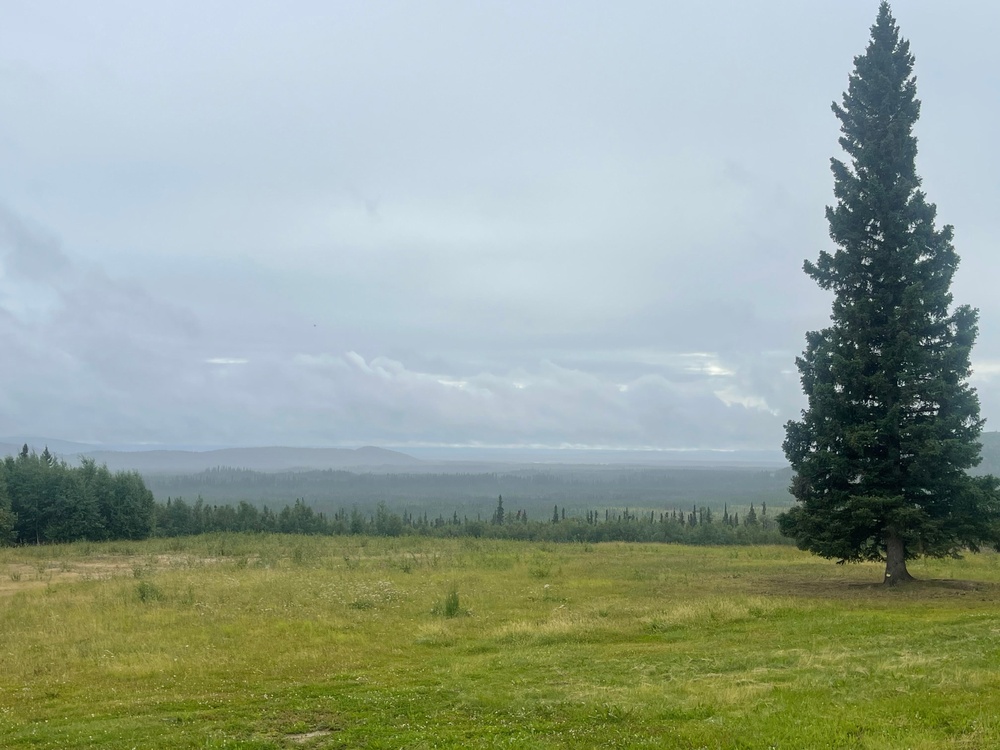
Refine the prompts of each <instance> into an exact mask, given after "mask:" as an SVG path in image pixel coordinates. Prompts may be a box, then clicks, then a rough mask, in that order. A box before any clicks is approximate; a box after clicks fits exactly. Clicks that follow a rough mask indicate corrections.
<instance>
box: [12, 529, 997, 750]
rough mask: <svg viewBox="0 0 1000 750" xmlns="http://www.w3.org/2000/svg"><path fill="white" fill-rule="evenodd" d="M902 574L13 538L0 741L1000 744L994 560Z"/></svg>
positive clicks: (641, 554) (429, 549)
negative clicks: (884, 581) (902, 577)
mask: <svg viewBox="0 0 1000 750" xmlns="http://www.w3.org/2000/svg"><path fill="white" fill-rule="evenodd" d="M911 572H913V573H914V574H915V575H916V576H918V577H920V578H922V579H925V580H924V581H923V582H922V583H919V584H916V585H914V586H911V587H907V588H902V589H899V590H886V589H883V588H882V587H881V586H880V585H878V583H879V581H880V580H881V570H880V568H879V566H873V565H872V566H869V565H865V566H837V565H835V564H833V563H832V562H829V561H825V560H820V559H817V558H814V557H811V556H809V555H807V554H805V553H802V552H799V551H797V550H795V549H793V548H787V547H740V548H737V547H726V548H722V547H682V546H673V545H650V544H644V545H634V544H600V545H580V544H564V545H560V544H538V543H516V542H498V541H487V540H475V539H456V540H432V539H421V538H405V537H404V538H399V539H367V538H357V537H350V538H317V537H289V536H241V535H224V536H205V537H195V538H190V539H179V540H153V541H149V542H139V543H108V544H74V545H65V546H49V547H43V548H17V549H10V548H7V549H0V746H2V747H5V748H7V747H10V748H17V747H32V748H74V747H95V748H96V747H100V748H221V747H231V748H296V747H301V748H319V747H335V748H339V747H345V748H347V747H351V748H353V747H384V748H403V747H407V748H432V747H455V748H458V747H522V748H536V747H566V748H578V747H664V748H699V747H705V748H716V747H719V748H769V747H774V748H838V747H839V748H897V747H898V748H939V747H956V748H995V747H1000V557H998V556H997V555H995V554H980V555H969V556H968V557H966V558H965V559H963V560H944V561H929V562H918V563H914V564H913V565H912V566H911ZM456 594H457V602H456Z"/></svg>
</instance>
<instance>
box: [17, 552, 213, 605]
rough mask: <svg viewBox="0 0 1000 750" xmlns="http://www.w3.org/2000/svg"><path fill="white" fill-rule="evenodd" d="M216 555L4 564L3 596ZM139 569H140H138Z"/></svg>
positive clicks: (208, 560) (196, 562)
mask: <svg viewBox="0 0 1000 750" xmlns="http://www.w3.org/2000/svg"><path fill="white" fill-rule="evenodd" d="M217 562H218V559H217V558H213V557H207V558H192V557H191V556H189V555H155V556H143V557H133V556H113V557H112V556H109V557H100V558H94V559H90V560H74V561H72V562H69V561H65V560H39V561H37V562H34V563H7V564H6V565H3V564H0V597H4V596H12V595H14V594H16V593H17V592H18V591H27V590H29V589H37V588H43V587H45V586H48V585H50V584H53V583H70V582H75V581H93V580H107V579H109V578H118V577H122V576H136V577H138V575H139V574H140V573H153V572H155V571H157V570H162V569H165V568H172V567H178V566H191V565H212V564H214V563H217ZM137 571H139V572H138V573H137Z"/></svg>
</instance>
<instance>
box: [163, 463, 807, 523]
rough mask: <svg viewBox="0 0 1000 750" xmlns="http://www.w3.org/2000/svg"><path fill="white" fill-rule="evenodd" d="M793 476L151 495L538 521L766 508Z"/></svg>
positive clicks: (629, 477) (309, 486)
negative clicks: (505, 514) (507, 514)
mask: <svg viewBox="0 0 1000 750" xmlns="http://www.w3.org/2000/svg"><path fill="white" fill-rule="evenodd" d="M790 479H791V475H790V473H789V471H788V470H787V469H784V470H761V469H748V468H651V467H609V466H576V465H562V466H551V467H549V466H547V467H545V468H524V469H521V470H515V471H508V472H482V473H469V474H457V473H448V474H428V473H390V472H380V473H374V472H367V473H359V472H350V471H304V472H277V473H264V472H257V471H249V470H245V469H230V468H216V469H212V470H209V471H204V472H200V473H197V474H191V475H186V476H170V477H168V476H162V475H148V476H147V477H146V480H147V482H148V485H149V488H150V489H151V490H152V491H153V493H154V495H155V496H156V497H157V499H158V500H160V501H161V502H162V501H164V500H166V498H168V497H183V498H186V499H189V500H192V499H194V498H196V497H198V496H201V497H202V498H203V499H204V500H205V501H206V502H208V503H220V504H222V503H235V502H239V501H240V500H246V501H248V502H250V503H253V504H256V505H264V504H266V505H269V506H271V507H272V508H273V507H280V506H281V505H284V504H285V503H290V502H293V501H294V500H296V499H302V500H304V501H305V502H306V503H308V504H309V505H311V506H313V507H314V508H315V509H316V510H318V511H324V512H334V511H336V510H338V509H342V508H351V507H360V508H371V507H374V506H375V505H377V504H378V503H380V502H384V503H386V504H387V505H388V506H389V507H390V508H393V509H395V510H399V511H403V510H406V511H409V512H412V513H424V512H427V513H430V514H431V515H437V514H439V513H440V514H444V515H446V516H450V515H452V513H454V512H458V513H459V514H470V515H474V514H476V513H482V514H485V516H486V517H489V514H490V513H492V512H493V510H494V508H495V507H496V503H497V497H498V496H500V495H503V497H504V503H505V505H506V506H507V507H508V508H510V509H514V508H521V509H524V510H526V511H528V512H530V513H531V514H532V517H534V518H537V517H539V516H538V514H539V513H541V514H543V516H550V515H551V514H552V508H553V506H554V505H558V506H560V507H561V508H563V507H564V508H566V511H567V512H568V513H575V512H585V511H587V510H594V509H596V508H600V509H602V511H603V509H604V508H608V507H618V508H623V507H630V508H656V509H678V510H683V509H685V508H687V509H690V507H691V505H698V506H699V507H700V506H707V507H712V508H718V509H719V510H720V511H721V510H722V508H723V506H724V505H725V504H727V503H728V504H729V506H730V507H733V506H749V505H750V503H756V504H757V505H758V507H759V506H760V504H761V503H762V502H766V503H767V504H768V505H769V506H772V507H774V508H778V507H780V506H784V505H787V504H788V502H789V500H790V496H789V494H788V485H789V482H790Z"/></svg>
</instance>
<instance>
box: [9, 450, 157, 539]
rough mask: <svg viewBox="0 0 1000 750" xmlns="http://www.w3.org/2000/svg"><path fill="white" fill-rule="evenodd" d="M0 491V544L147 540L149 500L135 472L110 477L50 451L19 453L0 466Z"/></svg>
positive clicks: (104, 470) (87, 463)
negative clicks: (61, 457) (53, 454)
mask: <svg viewBox="0 0 1000 750" xmlns="http://www.w3.org/2000/svg"><path fill="white" fill-rule="evenodd" d="M0 487H5V488H6V498H7V500H4V497H3V495H4V493H3V491H2V490H0V542H3V541H13V542H16V543H20V544H41V543H45V542H70V541H74V540H77V539H88V540H94V541H98V540H102V539H145V538H147V537H149V536H150V535H151V534H152V531H153V511H154V506H155V502H154V500H153V495H152V493H151V492H150V491H149V490H148V489H147V488H146V485H145V484H144V483H143V481H142V478H141V477H140V476H139V475H138V474H136V473H135V472H117V473H116V474H111V472H109V471H108V469H107V467H105V466H101V467H98V466H96V465H95V464H94V462H93V461H90V460H87V459H85V460H84V461H83V463H82V465H81V466H80V467H79V468H72V467H70V466H67V465H66V463H65V462H64V461H59V460H57V459H56V458H55V457H54V456H52V454H51V453H49V451H48V449H46V450H45V451H44V452H43V453H42V454H41V455H37V454H35V453H32V452H29V451H27V450H22V451H21V453H20V454H18V456H17V457H16V458H14V457H10V456H8V457H7V458H5V459H4V460H3V461H2V462H0ZM10 530H12V533H8V532H9V531H10Z"/></svg>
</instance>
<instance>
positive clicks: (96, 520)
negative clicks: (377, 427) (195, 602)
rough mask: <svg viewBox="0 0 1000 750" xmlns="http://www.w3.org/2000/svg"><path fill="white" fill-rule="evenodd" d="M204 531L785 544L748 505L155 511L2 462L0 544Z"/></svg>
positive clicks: (104, 472) (30, 455)
mask: <svg viewBox="0 0 1000 750" xmlns="http://www.w3.org/2000/svg"><path fill="white" fill-rule="evenodd" d="M212 532H252V533H284V534H316V535H331V536H332V535H370V536H401V535H404V534H413V535H424V536H435V537H460V536H468V537H485V538H494V539H520V540H526V541H578V542H603V541H631V542H674V543H685V544H765V543H788V540H787V539H785V538H784V537H782V536H781V535H780V533H779V531H778V529H777V523H776V522H775V520H774V519H773V518H772V517H770V516H769V515H768V513H767V505H766V504H762V506H761V508H760V510H759V511H758V510H757V509H756V508H755V507H754V505H753V504H751V506H750V510H749V512H747V513H745V514H744V516H743V517H742V518H740V515H739V514H738V513H730V512H729V510H728V508H726V509H725V510H724V511H723V513H722V515H721V516H720V515H719V514H718V513H713V511H712V509H711V508H709V507H705V506H700V507H699V506H697V505H693V506H692V507H691V509H690V510H687V511H682V510H677V509H675V510H670V511H636V510H630V509H629V508H614V509H612V508H605V509H603V510H596V509H595V510H588V511H586V512H584V513H582V514H579V515H575V514H573V513H570V514H569V515H567V512H566V508H565V507H560V506H559V505H558V504H556V505H554V506H553V512H552V515H551V516H550V517H546V518H541V519H534V518H532V519H529V517H528V511H527V510H525V509H517V510H515V511H507V510H505V509H504V505H503V497H502V496H501V497H500V498H498V501H497V506H496V510H495V511H494V513H493V515H492V516H491V517H490V518H489V519H483V518H481V517H480V515H479V514H477V515H476V517H474V518H472V517H469V516H459V514H458V513H457V512H454V513H453V514H452V515H451V516H449V517H445V516H444V515H440V514H439V515H437V516H436V517H431V516H430V515H429V514H428V513H427V512H426V511H425V512H423V513H412V512H409V511H404V512H402V513H396V512H393V511H391V510H389V508H388V507H387V506H386V504H385V503H379V504H378V505H377V507H376V508H375V509H374V510H373V511H370V512H364V511H362V510H360V509H358V508H357V507H355V508H352V509H351V510H345V509H341V510H338V511H336V512H334V513H333V514H331V515H327V514H325V513H322V512H316V511H315V510H314V509H313V508H312V507H311V506H310V505H308V504H307V503H306V502H305V501H304V500H301V499H298V500H296V501H295V502H294V503H292V504H290V505H285V506H284V507H283V508H281V510H279V511H277V512H275V511H272V510H270V509H269V508H268V507H267V506H264V507H263V508H258V507H257V506H255V505H252V504H250V503H248V502H246V501H241V502H239V503H238V504H236V505H232V504H225V505H215V504H208V503H206V502H205V501H204V500H203V499H202V498H201V497H200V496H199V497H198V499H197V500H196V501H194V502H191V503H189V502H187V501H185V500H184V499H183V498H168V499H167V501H166V502H165V503H157V502H156V501H155V500H154V497H153V494H152V493H151V492H150V491H149V489H147V487H146V485H145V483H144V482H143V479H142V477H141V476H140V475H139V474H138V473H137V472H134V471H132V472H124V471H119V472H116V473H112V472H111V471H109V470H108V468H107V467H106V466H97V465H96V463H95V462H94V461H93V460H90V459H84V460H83V461H82V462H81V465H80V466H79V467H70V466H68V465H67V464H66V462H65V461H61V460H58V459H56V458H55V457H53V456H52V455H51V454H50V453H49V451H48V449H46V450H44V451H43V452H42V453H41V454H40V455H39V454H36V453H35V452H33V451H31V452H29V450H28V448H27V446H25V447H24V448H23V449H22V451H21V453H20V454H19V455H17V456H8V457H6V458H4V459H3V460H2V461H0V543H8V544H42V543H55V542H71V541H76V540H91V541H100V540H110V539H145V538H147V537H150V536H161V537H176V536H193V535H197V534H204V533H212Z"/></svg>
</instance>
